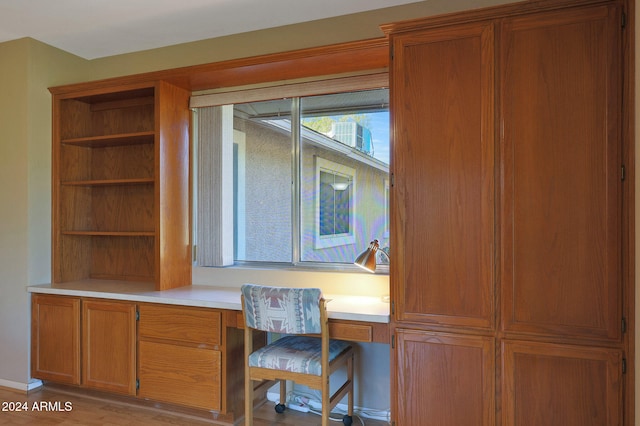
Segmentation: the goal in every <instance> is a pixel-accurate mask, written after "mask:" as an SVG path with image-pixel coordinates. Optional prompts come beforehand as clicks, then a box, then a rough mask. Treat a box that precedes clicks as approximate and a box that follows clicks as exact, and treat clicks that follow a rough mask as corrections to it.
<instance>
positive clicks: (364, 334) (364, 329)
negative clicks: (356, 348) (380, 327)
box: [329, 321, 373, 342]
mask: <svg viewBox="0 0 640 426" xmlns="http://www.w3.org/2000/svg"><path fill="white" fill-rule="evenodd" d="M329 336H331V338H332V339H340V340H351V341H354V342H372V341H373V329H372V327H371V326H370V325H368V324H347V323H340V322H331V321H329Z"/></svg>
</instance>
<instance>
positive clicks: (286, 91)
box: [190, 70, 390, 274]
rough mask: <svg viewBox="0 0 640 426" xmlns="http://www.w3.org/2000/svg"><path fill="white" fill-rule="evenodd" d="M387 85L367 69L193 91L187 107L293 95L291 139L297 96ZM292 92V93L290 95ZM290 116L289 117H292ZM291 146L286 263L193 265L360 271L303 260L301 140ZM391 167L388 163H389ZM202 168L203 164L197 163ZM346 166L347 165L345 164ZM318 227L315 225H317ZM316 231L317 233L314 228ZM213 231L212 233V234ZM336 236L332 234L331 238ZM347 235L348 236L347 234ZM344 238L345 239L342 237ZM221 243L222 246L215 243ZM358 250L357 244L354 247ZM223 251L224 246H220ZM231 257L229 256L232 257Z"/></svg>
mask: <svg viewBox="0 0 640 426" xmlns="http://www.w3.org/2000/svg"><path fill="white" fill-rule="evenodd" d="M388 88H389V75H388V72H387V71H378V70H376V71H368V72H365V73H364V74H361V75H355V76H354V75H348V76H325V77H324V78H319V79H317V80H313V81H301V82H280V83H278V82H271V83H268V84H267V85H265V86H264V87H257V88H256V87H252V88H248V89H246V88H241V87H240V88H224V89H215V90H213V91H203V92H201V93H194V95H193V96H192V98H191V101H190V106H191V107H192V110H194V111H197V109H198V108H200V107H205V106H223V105H229V104H236V103H237V104H242V103H247V102H252V101H267V100H275V99H282V98H283V97H294V98H298V102H297V104H296V105H295V106H294V108H293V110H292V116H293V117H295V119H292V121H291V126H292V128H291V132H292V134H293V133H296V132H297V133H298V134H296V135H294V137H293V139H296V140H299V139H300V134H299V133H300V132H301V129H300V123H299V114H298V110H299V98H303V97H306V96H316V95H328V94H337V93H347V92H355V91H362V90H376V89H388ZM293 93H295V95H292V94H293ZM293 117H292V118H293ZM194 134H197V130H194ZM293 145H296V146H292V152H293V157H292V173H293V176H297V179H294V181H296V182H295V183H294V185H292V189H291V190H292V210H293V214H292V248H293V250H292V259H291V261H287V262H268V261H246V260H245V261H242V260H241V261H238V260H235V259H234V260H233V262H231V263H227V264H214V263H212V262H204V263H203V262H201V261H199V260H198V258H197V257H196V256H194V263H195V266H198V267H210V266H214V267H217V266H237V267H257V268H269V269H286V268H292V267H293V268H300V269H311V270H316V269H317V270H339V271H344V272H358V273H362V270H361V269H360V268H357V267H355V266H353V265H352V264H351V263H344V262H316V261H309V260H302V253H301V242H300V240H301V238H300V232H301V230H300V226H301V208H300V182H299V181H300V169H301V152H300V151H301V147H300V145H301V144H300V143H299V142H298V143H293ZM389 166H390V165H389ZM199 168H200V169H201V168H202V166H201V165H200V166H199ZM347 168H348V167H347ZM353 181H354V182H355V171H354V180H353ZM196 188H197V182H196V179H194V205H196V204H198V203H199V201H195V199H197V198H198V197H199V195H198V194H199V192H198V191H197V190H196ZM352 194H353V196H352V201H351V202H352V204H353V205H354V209H355V205H356V204H357V201H356V200H355V199H354V197H356V193H355V191H354V192H353V193H352ZM194 210H195V209H194ZM354 217H355V213H353V214H350V221H351V223H350V229H352V230H353V229H354V223H353V221H354ZM194 221H195V222H196V225H195V226H194V229H197V228H198V227H199V226H200V224H198V223H197V219H196V218H195V217H194ZM316 229H317V228H316ZM316 233H318V232H317V231H316ZM212 234H213V233H212ZM193 238H194V242H195V245H194V253H198V252H199V250H197V245H201V244H202V241H203V238H202V235H200V236H199V238H198V237H196V234H195V233H194V235H193ZM334 238H335V237H334ZM347 238H349V237H347ZM210 240H215V238H210ZM353 240H354V241H353V242H352V243H355V236H353ZM333 241H334V244H335V245H338V240H337V239H334V240H333ZM343 241H346V240H343ZM218 244H220V245H224V244H221V243H219V242H218ZM327 247H332V245H327ZM357 249H358V250H360V247H358V248H357ZM361 249H362V250H364V249H366V246H363V247H362V248H361ZM219 250H223V249H219ZM233 257H234V256H232V258H233ZM381 266H382V267H381V268H379V269H378V271H377V272H379V273H382V274H388V266H387V265H381Z"/></svg>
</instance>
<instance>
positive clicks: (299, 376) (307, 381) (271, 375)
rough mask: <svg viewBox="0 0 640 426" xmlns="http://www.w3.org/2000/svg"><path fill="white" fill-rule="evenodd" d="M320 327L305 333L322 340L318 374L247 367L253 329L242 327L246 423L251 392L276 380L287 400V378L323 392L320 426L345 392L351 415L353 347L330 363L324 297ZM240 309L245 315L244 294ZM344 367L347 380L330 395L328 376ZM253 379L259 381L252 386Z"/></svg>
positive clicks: (250, 417)
mask: <svg viewBox="0 0 640 426" xmlns="http://www.w3.org/2000/svg"><path fill="white" fill-rule="evenodd" d="M319 307H320V327H321V334H320V335H318V334H308V335H310V336H315V337H319V338H320V339H321V341H322V343H321V347H322V360H321V364H322V373H321V375H320V376H316V375H312V374H304V373H293V372H290V371H282V370H275V369H268V368H261V367H249V361H248V360H249V355H250V354H252V353H253V352H254V350H253V332H254V329H253V328H251V327H248V326H247V325H246V321H245V326H244V350H245V360H244V365H245V369H244V391H245V397H244V401H245V426H253V398H254V391H255V390H256V389H258V388H262V387H263V386H271V385H272V384H274V383H275V382H279V383H280V404H284V403H285V402H286V397H287V395H286V394H287V390H286V381H287V380H291V381H293V382H295V383H298V384H301V385H305V386H307V387H309V388H311V389H317V390H319V391H320V392H321V393H322V426H329V421H330V420H329V414H330V413H331V411H332V410H333V409H334V408H335V406H336V405H337V404H338V402H339V401H340V400H342V398H344V396H345V395H347V394H348V415H349V416H353V363H354V350H353V346H351V347H349V349H348V350H346V351H344V352H343V353H341V354H340V355H338V356H337V357H336V358H335V359H334V360H333V362H329V339H330V337H329V320H328V316H327V306H326V300H325V299H324V298H320V306H319ZM242 312H243V316H244V315H246V314H245V306H244V295H243V296H242ZM245 318H246V317H245ZM345 365H346V367H347V380H346V381H345V382H344V384H343V385H342V386H341V387H340V388H339V389H338V390H337V391H335V392H334V393H333V394H330V389H329V377H330V376H331V374H333V373H334V372H335V371H336V370H338V369H339V368H342V367H343V366H345ZM254 381H261V383H259V384H258V385H257V386H254V383H253V382H254Z"/></svg>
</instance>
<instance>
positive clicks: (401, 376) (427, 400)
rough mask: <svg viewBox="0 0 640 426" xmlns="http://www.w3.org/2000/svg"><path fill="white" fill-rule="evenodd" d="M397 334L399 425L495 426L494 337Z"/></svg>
mask: <svg viewBox="0 0 640 426" xmlns="http://www.w3.org/2000/svg"><path fill="white" fill-rule="evenodd" d="M395 335H396V341H397V343H396V345H397V352H396V353H397V357H398V359H396V362H395V363H394V366H395V368H396V371H395V374H396V377H397V387H398V389H396V390H395V392H394V393H395V394H396V395H397V404H398V412H397V424H398V425H406V426H409V425H416V424H418V422H419V421H421V420H420V419H429V420H428V424H433V425H479V426H490V425H495V424H496V423H495V415H494V412H495V400H494V388H495V377H494V374H493V371H494V363H495V361H494V359H495V356H494V353H495V343H494V339H493V338H492V337H483V336H460V335H453V334H447V333H435V332H427V331H418V330H408V329H396V333H395ZM425 424H426V423H425ZM507 424H513V423H507ZM541 424H542V423H541ZM505 425H506V424H505Z"/></svg>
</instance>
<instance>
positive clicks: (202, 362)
mask: <svg viewBox="0 0 640 426" xmlns="http://www.w3.org/2000/svg"><path fill="white" fill-rule="evenodd" d="M139 310H140V321H139V324H138V363H139V374H138V380H139V385H140V389H139V391H138V396H140V397H142V398H148V399H153V400H156V401H164V402H170V403H174V404H181V405H187V406H191V407H195V408H204V409H207V410H214V411H220V410H221V408H222V407H221V379H222V374H221V366H222V357H221V352H220V349H221V334H222V330H221V312H220V311H215V310H212V309H199V308H189V307H182V306H181V307H173V306H164V305H147V304H142V305H140V307H139Z"/></svg>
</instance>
